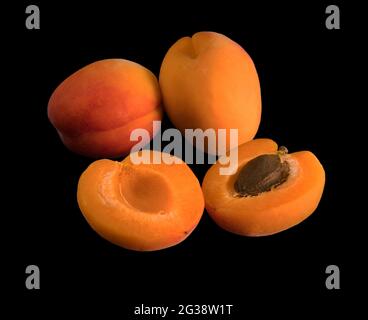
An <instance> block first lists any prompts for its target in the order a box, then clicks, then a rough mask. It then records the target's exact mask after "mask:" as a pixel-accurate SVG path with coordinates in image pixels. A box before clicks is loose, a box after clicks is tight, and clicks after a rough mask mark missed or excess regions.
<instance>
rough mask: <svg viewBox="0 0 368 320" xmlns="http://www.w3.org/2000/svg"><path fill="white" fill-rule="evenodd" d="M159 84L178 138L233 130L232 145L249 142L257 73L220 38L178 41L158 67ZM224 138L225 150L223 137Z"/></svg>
mask: <svg viewBox="0 0 368 320" xmlns="http://www.w3.org/2000/svg"><path fill="white" fill-rule="evenodd" d="M159 82H160V86H161V91H162V96H163V102H164V108H165V110H166V111H167V114H168V116H169V118H170V120H171V121H172V122H173V123H174V125H175V126H176V127H177V128H178V129H180V130H181V131H182V132H184V130H185V129H196V128H200V129H202V130H206V129H209V128H213V129H216V130H217V129H230V128H234V129H238V130H239V135H238V144H242V143H244V142H247V141H249V140H251V139H253V137H254V136H255V134H256V132H257V130H258V126H259V123H260V119H261V90H260V84H259V79H258V75H257V71H256V68H255V66H254V64H253V61H252V59H251V58H250V56H249V55H248V54H247V53H246V52H245V50H244V49H243V48H242V47H241V46H240V45H238V44H237V43H236V42H234V41H232V40H231V39H229V38H227V37H226V36H224V35H222V34H219V33H215V32H198V33H196V34H194V35H193V36H192V37H184V38H181V39H180V40H178V41H177V42H176V43H175V44H174V45H173V46H172V47H171V48H170V49H169V51H168V52H167V54H166V56H165V58H164V60H163V62H162V65H161V70H160V76H159ZM227 132H229V130H227ZM226 138H227V139H226V148H227V149H228V148H229V146H230V145H229V134H227V136H226ZM217 150H218V149H217ZM217 150H213V149H212V148H211V147H209V148H208V150H207V151H208V152H210V153H212V154H215V153H217V152H216V151H217Z"/></svg>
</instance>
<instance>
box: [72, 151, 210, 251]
mask: <svg viewBox="0 0 368 320" xmlns="http://www.w3.org/2000/svg"><path fill="white" fill-rule="evenodd" d="M141 154H149V156H150V157H153V156H154V154H156V156H157V155H158V156H161V155H163V154H161V153H159V152H157V151H148V150H144V151H142V153H141ZM165 156H168V157H170V158H174V156H170V155H168V154H165ZM132 159H133V158H132V154H130V155H129V156H128V157H127V158H125V159H124V160H123V161H122V162H116V161H111V160H106V159H104V160H98V161H95V162H94V163H92V164H91V165H90V166H89V167H88V168H87V169H86V171H85V172H84V173H83V174H82V175H81V177H80V180H79V184H78V192H77V198H78V204H79V207H80V209H81V211H82V213H83V215H84V217H85V218H86V220H87V222H88V223H89V224H90V226H91V227H92V228H93V229H94V230H95V231H96V232H97V233H98V234H100V235H101V236H102V237H103V238H105V239H107V240H109V241H110V242H112V243H114V244H117V245H119V246H121V247H124V248H127V249H131V250H137V251H152V250H159V249H164V248H167V247H170V246H173V245H176V244H178V243H179V242H181V241H183V240H184V239H185V238H187V237H188V235H189V234H190V233H191V232H192V231H193V230H194V228H195V227H196V226H197V224H198V222H199V220H200V218H201V216H202V213H203V210H204V198H203V194H202V189H201V186H200V184H199V182H198V180H197V178H196V177H195V175H194V174H193V172H192V171H191V170H190V168H189V167H188V166H187V165H186V164H185V163H184V162H183V161H181V160H180V159H178V158H176V159H177V160H178V161H179V162H180V163H173V164H165V163H160V164H152V163H148V164H144V163H141V164H134V163H133V161H132Z"/></svg>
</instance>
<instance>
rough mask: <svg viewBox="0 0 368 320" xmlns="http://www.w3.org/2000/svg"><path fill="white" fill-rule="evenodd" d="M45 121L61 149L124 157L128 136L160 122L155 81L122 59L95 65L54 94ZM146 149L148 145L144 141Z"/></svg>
mask: <svg viewBox="0 0 368 320" xmlns="http://www.w3.org/2000/svg"><path fill="white" fill-rule="evenodd" d="M48 117H49V119H50V121H51V123H52V124H53V126H54V127H55V128H56V130H57V132H58V134H59V136H60V138H61V140H62V141H63V143H64V144H65V145H66V146H67V147H68V148H69V149H70V150H72V151H74V152H76V153H78V154H82V155H85V156H89V157H93V158H103V157H108V158H111V157H117V156H120V155H123V154H127V153H128V152H129V150H130V149H131V148H132V147H133V145H134V144H135V143H136V142H135V141H130V134H131V132H132V131H133V130H134V129H136V128H143V129H146V130H147V131H148V132H149V134H150V138H152V136H153V135H154V133H153V132H152V121H154V120H160V119H161V118H162V110H161V93H160V89H159V85H158V81H157V79H156V77H155V76H154V75H153V73H152V72H151V71H149V70H148V69H146V68H144V67H143V66H141V65H139V64H137V63H135V62H132V61H128V60H124V59H106V60H100V61H97V62H94V63H92V64H89V65H87V66H85V67H84V68H82V69H80V70H78V71H77V72H75V73H74V74H72V75H71V76H70V77H68V78H67V79H65V80H64V81H63V82H62V83H61V84H60V85H59V86H58V87H57V88H56V89H55V91H54V92H53V94H52V95H51V98H50V100H49V104H48ZM146 142H147V143H148V142H149V141H146Z"/></svg>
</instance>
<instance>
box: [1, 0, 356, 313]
mask: <svg viewBox="0 0 368 320" xmlns="http://www.w3.org/2000/svg"><path fill="white" fill-rule="evenodd" d="M116 3H120V4H119V5H118V4H116ZM28 4H31V3H27V2H25V3H24V4H18V5H17V6H15V7H13V8H11V9H9V11H8V12H7V13H6V15H9V17H10V16H11V17H12V18H11V21H10V22H9V24H8V26H7V28H6V30H9V32H6V35H5V37H6V39H7V40H9V46H8V48H9V51H8V52H9V54H10V57H9V59H7V60H6V63H5V66H4V67H5V69H7V70H8V71H10V73H9V76H8V78H7V81H8V83H9V85H8V86H6V93H5V94H6V95H8V94H9V95H10V98H11V100H9V101H7V104H8V107H7V108H6V111H7V113H6V114H8V113H9V117H8V119H12V120H9V122H8V121H4V120H3V121H4V122H5V123H4V126H3V129H4V128H5V130H6V132H7V135H6V136H8V137H10V139H5V140H6V141H4V144H3V145H4V148H6V150H7V154H8V155H9V156H8V157H6V161H7V163H9V166H8V167H6V168H7V169H6V170H5V171H6V172H5V174H10V179H8V180H7V186H8V190H11V192H9V193H8V194H7V195H6V197H7V199H6V200H7V201H10V203H12V204H13V205H12V209H11V212H8V213H7V214H6V216H7V217H8V218H10V222H9V223H10V227H7V226H6V227H4V229H8V230H5V231H10V235H9V236H7V239H8V240H7V243H9V245H8V246H7V248H8V249H10V250H9V252H10V254H11V259H10V260H9V261H11V262H10V263H9V264H8V266H10V268H11V269H12V271H13V272H12V277H11V278H10V279H11V281H12V286H11V287H12V290H14V289H15V290H14V292H15V294H16V297H17V299H18V300H17V301H20V308H19V309H20V310H22V309H27V310H37V312H38V314H42V313H43V312H44V311H43V310H46V308H47V307H48V306H51V307H52V308H53V310H54V311H56V312H57V313H59V312H66V314H69V313H71V312H72V310H73V307H76V308H78V309H81V310H83V311H85V312H87V311H92V312H93V313H95V312H98V311H103V312H105V313H109V314H110V313H114V314H115V315H116V316H117V317H119V318H121V319H128V318H129V319H133V318H134V317H133V306H134V305H139V304H141V303H145V304H155V305H175V304H179V303H182V304H186V303H191V304H196V303H208V304H218V303H220V304H234V305H235V307H234V317H235V316H236V315H247V314H249V313H250V312H251V311H255V312H256V313H257V314H258V315H260V316H261V317H262V315H264V314H266V313H271V315H275V316H281V315H282V316H285V317H290V318H291V317H294V316H295V315H296V314H294V313H293V312H291V309H290V307H291V306H296V307H299V308H300V310H302V311H303V314H304V313H305V312H311V313H314V312H317V311H316V310H317V309H316V308H317V306H318V307H322V309H321V310H324V311H326V312H327V313H328V314H330V312H332V311H334V312H340V311H341V310H342V309H343V308H344V307H345V303H344V301H345V298H346V297H347V296H348V295H349V294H351V293H352V290H353V284H356V283H355V280H354V279H353V274H354V273H355V272H354V268H353V262H354V259H355V258H356V256H355V254H354V253H353V252H354V248H356V242H355V238H354V232H350V231H352V230H351V225H352V224H351V223H350V222H349V219H346V216H347V215H354V214H357V213H356V212H357V211H358V210H359V209H358V207H357V206H355V205H354V203H352V202H351V201H350V197H351V196H353V193H354V192H355V191H354V190H353V189H351V188H346V184H345V181H349V179H350V177H349V174H348V173H347V172H346V171H345V170H343V169H344V164H345V160H346V159H345V158H344V159H342V157H339V155H341V154H344V153H345V152H346V150H347V149H349V148H350V147H349V145H350V142H349V141H350V140H351V134H349V132H347V131H348V129H347V128H348V126H349V125H352V123H351V121H352V120H351V119H352V117H351V116H350V115H349V113H348V112H347V110H348V109H349V108H351V107H352V106H351V102H352V96H353V89H352V81H353V79H354V78H353V77H352V74H351V72H352V71H351V63H352V60H354V59H353V54H352V52H351V50H352V48H353V46H352V43H353V40H352V37H351V36H352V35H353V34H355V31H354V29H353V25H352V24H350V23H348V21H351V20H353V19H352V16H353V11H352V10H351V9H350V8H348V7H347V6H346V5H343V4H341V3H335V4H338V5H339V7H340V10H341V29H340V30H327V29H326V28H325V18H326V14H325V8H326V6H327V4H323V3H319V4H314V5H312V4H310V3H309V2H305V3H304V4H303V3H300V4H298V5H296V4H295V3H293V4H288V3H286V2H283V3H279V2H278V3H277V4H273V5H271V4H268V3H260V4H259V5H255V4H254V3H252V5H251V2H244V3H241V4H234V3H230V2H229V1H224V2H223V3H215V2H213V3H208V4H207V5H203V6H199V5H198V4H190V3H188V2H183V1H182V2H172V3H171V4H169V3H168V4H164V3H159V2H157V3H152V4H150V5H149V6H148V5H147V4H145V3H144V2H137V3H136V4H135V5H132V4H127V3H125V2H123V1H120V2H115V4H114V2H108V1H102V2H100V3H99V4H98V3H96V4H92V3H91V2H86V3H85V4H84V5H82V4H80V5H79V6H78V7H77V6H76V3H70V4H68V3H65V2H64V3H62V2H59V3H56V2H55V3H54V2H52V3H51V1H49V2H46V1H45V2H41V3H40V2H33V4H38V5H39V6H40V11H41V29H40V30H27V29H26V28H25V25H24V21H25V18H26V14H25V12H24V11H25V7H26V5H28ZM3 30H4V29H3ZM204 30H209V31H216V32H220V33H223V34H225V35H227V36H229V37H230V38H231V39H233V40H235V41H236V42H238V43H239V44H240V45H242V46H243V47H244V48H245V49H246V51H247V52H248V53H249V54H250V56H251V57H252V59H253V61H254V63H255V65H256V67H257V71H258V74H259V77H260V82H261V89H262V104H263V111H262V112H263V113H262V122H261V125H260V128H259V131H258V134H257V137H268V138H272V139H274V140H275V141H277V142H278V143H279V144H281V145H286V146H287V147H288V149H289V150H290V151H291V152H293V151H299V150H311V151H312V152H314V153H315V154H316V155H317V157H318V158H319V159H320V161H321V163H322V164H323V166H324V168H325V171H326V179H327V180H326V188H325V191H324V195H323V198H322V200H321V203H320V205H319V207H318V209H317V211H316V212H315V213H314V214H313V215H312V216H311V217H310V218H308V219H307V220H306V221H304V222H303V223H301V224H300V225H298V226H296V227H294V228H292V229H290V230H287V231H285V232H282V233H280V234H277V235H274V236H271V237H264V238H246V237H239V236H236V235H233V234H230V233H227V232H225V231H223V230H222V229H220V228H218V227H217V226H216V225H215V224H214V223H213V222H212V221H211V220H210V218H209V217H208V215H207V214H206V213H205V214H204V216H203V219H202V221H201V222H200V224H199V226H198V227H197V229H196V230H195V231H194V232H193V234H192V235H191V236H190V237H189V238H188V239H187V240H186V241H184V242H183V243H181V244H179V245H177V246H175V247H173V248H170V249H166V250H163V251H158V252H151V253H139V252H132V251H128V250H125V249H122V248H119V247H117V246H114V245H112V244H110V243H109V242H107V241H105V240H103V239H101V238H100V237H99V236H97V235H96V234H95V233H94V232H93V231H92V229H91V228H90V227H89V226H88V224H87V223H86V222H85V220H84V219H83V217H82V215H81V214H80V211H79V209H78V205H77V202H76V187H77V183H78V178H79V176H80V174H81V173H82V172H83V170H84V169H85V168H86V167H87V166H88V164H90V163H91V161H92V160H90V159H87V158H83V157H80V156H77V155H75V154H73V153H71V152H70V151H68V150H67V149H66V148H65V147H64V146H63V144H62V143H61V141H60V140H59V138H58V136H57V134H56V131H55V130H54V128H53V127H52V125H51V124H50V123H49V121H48V119H47V103H48V99H49V97H50V95H51V93H52V92H53V90H54V89H55V88H56V86H57V85H58V84H59V83H60V82H61V81H62V80H63V79H65V78H66V77H67V76H69V75H70V74H71V73H73V72H74V71H76V70H78V69H79V68H80V67H82V66H84V65H86V64H89V63H91V62H93V61H96V60H99V59H104V58H125V59H129V60H133V61H136V62H138V63H140V64H142V65H144V66H145V67H147V68H149V69H150V70H152V71H153V72H154V73H155V74H156V75H157V76H158V72H159V68H160V64H161V61H162V59H163V57H164V55H165V53H166V51H167V50H168V48H169V47H170V46H171V45H172V44H173V43H174V42H175V41H176V40H178V39H179V38H180V37H182V36H186V35H192V34H193V33H195V32H198V31H204ZM165 121H166V126H168V127H169V126H170V123H169V122H168V120H167V119H166V120H165ZM14 124H15V125H14ZM7 125H9V127H8V126H7ZM8 128H11V129H8ZM208 167H209V166H207V165H194V166H191V168H192V169H193V170H194V172H195V173H196V175H197V176H198V179H199V180H200V181H202V178H203V176H204V174H205V172H206V170H207V169H208ZM29 264H36V265H38V266H39V267H40V270H41V290H39V291H35V290H33V291H28V290H26V288H25V286H24V280H25V274H24V270H25V267H26V266H27V265H29ZM330 264H336V265H338V266H339V267H340V270H341V274H342V279H341V287H342V289H341V290H338V291H329V290H327V289H326V288H325V278H326V274H325V268H326V266H327V265H330ZM19 297H20V298H19ZM45 313H46V312H45ZM223 318H224V319H225V318H226V317H225V316H224V317H223ZM228 318H230V317H228ZM142 319H143V317H142Z"/></svg>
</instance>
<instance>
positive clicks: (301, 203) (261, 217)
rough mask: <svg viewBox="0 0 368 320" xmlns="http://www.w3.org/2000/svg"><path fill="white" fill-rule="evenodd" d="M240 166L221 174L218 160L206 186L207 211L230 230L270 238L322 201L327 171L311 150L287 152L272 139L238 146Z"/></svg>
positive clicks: (298, 220)
mask: <svg viewBox="0 0 368 320" xmlns="http://www.w3.org/2000/svg"><path fill="white" fill-rule="evenodd" d="M238 157H239V163H238V170H237V171H236V173H235V174H233V175H220V174H219V172H220V171H219V169H220V167H221V163H220V162H219V161H218V162H217V163H216V164H214V165H213V166H212V167H211V168H210V169H209V170H208V172H207V173H206V176H205V178H204V181H203V184H202V190H203V193H204V197H205V202H206V209H207V211H208V213H209V214H210V216H211V217H212V218H213V220H214V221H215V222H216V223H217V224H218V225H219V226H220V227H222V228H224V229H225V230H228V231H230V232H233V233H236V234H240V235H246V236H265V235H270V234H274V233H277V232H280V231H283V230H285V229H288V228H290V227H292V226H294V225H296V224H298V223H300V222H301V221H303V220H304V219H306V218H307V217H308V216H309V215H311V214H312V213H313V212H314V211H315V209H316V208H317V206H318V203H319V201H320V199H321V196H322V192H323V188H324V183H325V172H324V169H323V167H322V165H321V163H320V162H319V161H318V159H317V158H316V156H314V155H313V153H311V152H309V151H301V152H296V153H292V154H287V150H286V148H283V147H282V148H280V149H279V150H278V147H277V144H276V143H275V142H274V141H272V140H269V139H256V140H253V141H250V142H247V143H245V144H243V145H241V146H240V147H239V149H238Z"/></svg>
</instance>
